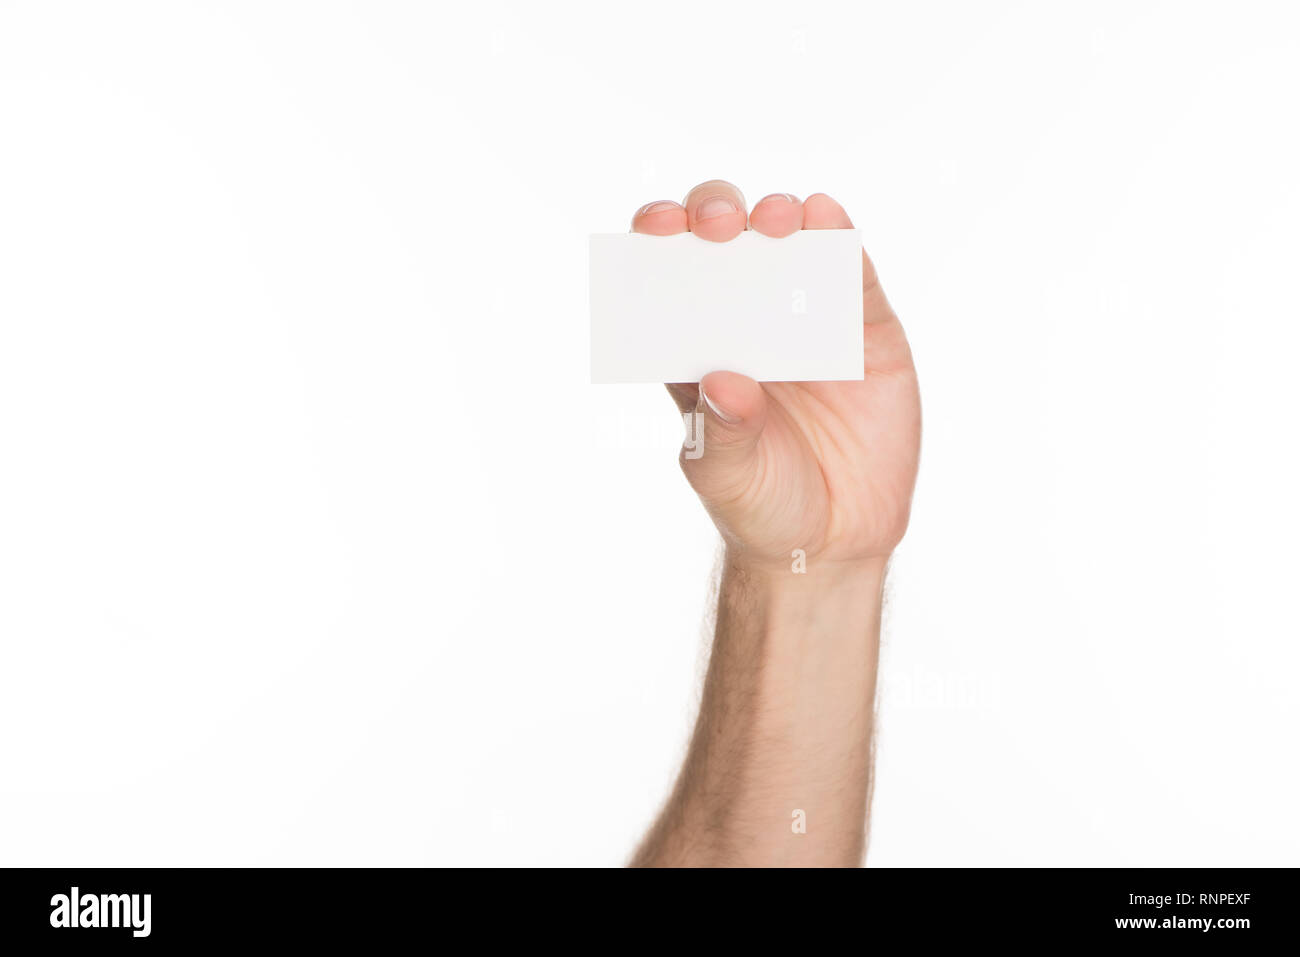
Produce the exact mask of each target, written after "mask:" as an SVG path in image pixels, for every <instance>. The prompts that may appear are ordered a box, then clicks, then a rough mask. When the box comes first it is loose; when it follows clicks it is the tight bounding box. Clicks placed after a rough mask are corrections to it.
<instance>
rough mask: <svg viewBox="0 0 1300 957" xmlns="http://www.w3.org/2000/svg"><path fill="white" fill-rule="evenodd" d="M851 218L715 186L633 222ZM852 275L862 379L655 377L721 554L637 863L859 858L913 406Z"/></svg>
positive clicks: (883, 325) (886, 319) (727, 235)
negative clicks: (681, 736)
mask: <svg viewBox="0 0 1300 957" xmlns="http://www.w3.org/2000/svg"><path fill="white" fill-rule="evenodd" d="M852 225H853V224H852V222H851V221H850V220H849V217H848V214H847V213H845V211H844V209H843V208H842V207H841V206H840V205H839V204H838V203H837V202H835V200H833V199H831V198H830V197H829V196H826V195H825V194H822V193H818V194H815V195H812V196H809V197H808V198H807V199H806V200H803V201H800V200H799V199H797V198H796V197H794V196H792V195H790V194H785V193H778V194H773V195H770V196H767V197H765V198H763V199H761V200H759V201H758V202H757V203H755V204H754V207H753V209H752V210H748V211H747V207H746V204H745V199H744V197H743V196H742V195H741V193H740V190H739V189H737V188H736V187H735V186H733V185H732V184H730V183H727V182H725V181H722V180H711V181H709V182H707V183H702V184H700V185H699V186H697V187H695V188H694V189H693V190H691V192H690V193H689V194H688V195H687V197H686V200H685V202H684V203H676V202H671V201H660V202H656V203H649V204H647V205H646V206H643V207H642V208H641V209H639V210H638V211H637V212H636V214H635V216H634V217H633V220H632V230H633V231H634V232H640V233H648V234H651V235H657V236H666V235H671V234H674V233H680V232H685V231H687V230H689V231H691V232H693V233H695V234H696V236H698V237H700V238H701V239H705V240H708V241H711V242H727V241H729V240H731V239H734V238H735V237H736V236H737V235H739V234H740V232H741V231H742V230H743V229H745V228H751V229H755V230H758V231H759V232H762V233H765V234H767V235H769V236H775V237H784V236H789V235H792V234H793V233H795V232H797V231H798V230H800V229H848V228H851V227H852ZM862 273H863V277H862V278H863V288H862V320H863V336H864V343H865V346H864V351H863V368H864V372H865V377H864V379H863V380H862V381H860V382H859V381H849V382H766V383H762V384H759V383H757V382H755V381H753V380H752V379H749V378H747V377H745V376H743V375H739V374H737V373H734V372H727V371H721V370H720V371H717V372H711V373H709V374H708V375H706V376H705V377H704V378H703V379H702V380H701V381H700V382H699V383H698V384H696V383H689V384H683V383H677V384H670V385H669V386H668V391H669V394H670V395H671V396H672V397H673V399H674V401H675V402H676V403H677V406H678V408H679V409H680V410H681V411H683V412H687V411H692V410H695V411H699V412H701V413H702V415H703V423H704V450H705V451H704V454H703V455H702V456H701V457H699V458H687V457H686V455H685V454H683V455H682V457H681V466H682V470H683V471H684V472H685V473H686V477H687V479H688V480H689V481H690V483H691V486H692V487H693V488H694V489H695V491H696V493H697V494H698V495H699V497H700V500H701V501H702V502H703V504H704V507H705V508H706V509H707V510H708V512H709V515H710V516H711V517H712V519H713V522H714V524H715V525H716V526H717V527H718V531H719V532H720V533H721V535H722V539H723V543H724V546H725V552H724V559H723V569H722V579H721V583H720V587H719V596H718V609H717V628H716V631H715V634H714V641H713V649H712V654H711V657H710V661H709V668H708V673H707V676H706V678H705V685H704V693H703V697H702V701H701V705H700V714H699V718H698V719H697V721H696V725H695V731H694V734H693V736H692V739H691V743H690V746H689V748H688V751H687V755H686V760H685V762H684V764H683V766H682V770H681V773H680V775H679V776H678V779H677V782H676V785H675V786H674V788H673V791H672V794H671V796H670V797H669V799H668V802H667V804H666V805H665V807H664V809H663V811H662V812H661V813H660V815H659V817H658V819H657V820H656V821H655V823H654V824H653V825H652V826H651V828H650V830H649V832H648V833H647V834H646V837H645V839H644V840H643V841H642V844H641V846H640V848H639V849H638V850H637V852H636V854H635V856H634V857H633V860H632V863H633V864H634V865H639V866H711V865H721V866H853V865H858V864H861V863H862V861H863V857H864V854H865V849H866V835H867V811H868V803H869V797H870V792H871V774H872V734H873V727H872V725H873V718H874V712H875V705H874V702H875V688H876V665H877V658H878V651H879V643H880V611H881V601H882V589H883V585H884V579H885V568H886V565H887V563H888V561H889V557H890V555H891V554H892V553H893V550H894V548H895V546H897V545H898V543H899V541H900V540H901V539H902V537H903V532H904V531H905V530H906V528H907V522H908V515H909V512H910V510H911V502H912V489H913V486H914V485H915V482H916V469H917V461H918V456H919V454H920V441H921V404H920V393H919V391H918V389H917V380H916V371H915V369H914V367H913V364H912V353H911V350H910V348H909V347H908V344H907V337H906V336H905V335H904V333H903V327H902V325H901V324H900V323H899V320H898V317H897V316H896V315H895V314H894V311H893V309H892V308H891V307H890V305H889V302H888V300H886V298H885V293H884V290H883V289H882V288H881V285H880V282H879V280H878V279H877V277H876V271H875V267H874V266H873V265H872V263H871V260H870V259H869V258H868V257H867V254H866V253H865V252H864V253H863V254H862ZM795 550H800V551H801V552H802V553H803V556H804V557H803V560H802V565H803V567H804V568H805V569H806V571H804V572H803V573H797V572H796V571H795V570H794V568H795V567H797V566H796V562H797V561H798V560H797V558H796V557H795V555H794V552H795ZM797 812H801V814H800V813H797ZM800 825H802V830H801V828H800Z"/></svg>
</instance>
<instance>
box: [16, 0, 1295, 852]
mask: <svg viewBox="0 0 1300 957" xmlns="http://www.w3.org/2000/svg"><path fill="white" fill-rule="evenodd" d="M1298 26H1300V24H1297V22H1296V21H1295V18H1294V17H1293V16H1291V15H1290V11H1289V10H1288V6H1287V5H1285V4H1277V5H1262V4H1216V5H1206V6H1203V7H1198V6H1197V5H1195V4H1189V3H1163V4H1157V3H1139V4H1135V3H1117V4H1109V5H1100V4H1097V3H1093V2H1090V3H1079V4H1068V5H1067V4H1039V3H1029V2H1026V3H1014V4H1010V3H1004V4H998V5H991V4H963V3H951V4H917V3H907V4H902V3H898V4H889V5H876V4H866V3H858V2H854V3H846V4H843V5H825V4H810V3H802V2H801V3H791V4H757V3H745V4H737V5H735V6H731V7H721V6H713V5H709V4H703V3H699V2H690V3H663V2H655V3H644V4H639V5H636V6H634V7H633V6H626V5H620V4H610V3H594V4H591V5H589V6H562V5H556V4H535V3H523V2H520V3H515V4H458V5H454V7H453V5H448V4H437V3H420V4H396V3H366V4H362V3H357V4H338V3H301V4H288V3H274V4H266V3H247V4H221V5H218V4H181V3H171V2H168V3H162V2H160V3H156V4H148V5H146V4H112V5H109V4H98V3H87V4H80V5H74V4H64V3H37V2H27V3H18V2H0V862H3V863H5V864H44V865H69V864H78V865H109V864H126V865H139V864H158V865H167V864H271V863H276V864H327V863H328V864H363V863H364V864H398V863H401V864H527V865H533V864H619V863H621V862H623V861H624V860H625V859H626V857H627V855H628V854H629V852H630V851H631V849H632V848H633V846H634V844H635V843H636V840H637V838H638V836H639V834H640V833H641V831H642V830H643V828H644V827H645V826H646V825H647V823H648V822H649V821H650V819H651V817H652V815H653V813H654V811H655V809H656V807H657V805H658V804H659V802H660V800H661V799H662V797H663V796H664V795H665V793H666V790H667V788H668V786H669V783H670V781H671V778H672V776H673V774H674V773H675V770H676V766H677V762H678V761H679V758H680V755H681V751H682V748H683V746H684V743H685V740H686V734H687V731H688V728H689V724H690V721H691V718H692V710H693V707H694V702H695V696H696V694H697V691H698V679H699V669H700V664H701V662H702V660H703V659H702V655H703V645H702V641H701V634H702V625H703V622H704V617H705V611H706V604H707V597H708V588H709V575H710V570H711V567H712V564H713V561H714V557H715V535H714V532H713V530H712V527H711V526H710V525H709V523H708V521H707V519H706V517H705V516H704V514H703V512H702V510H701V509H700V508H699V506H698V503H697V502H696V501H695V499H694V497H693V495H692V494H691V492H690V490H689V488H688V487H687V485H686V483H685V481H684V480H683V479H682V477H681V475H680V474H679V471H678V467H677V464H676V447H677V445H678V442H679V432H680V423H679V422H678V421H677V419H676V415H675V412H674V411H673V408H672V405H671V403H670V401H669V399H668V398H667V397H666V396H665V395H664V394H662V391H661V390H660V389H658V388H657V387H654V386H625V387H609V386H606V387H594V386H591V385H588V384H587V373H588V369H587V360H588V355H587V318H586V282H587V275H586V234H587V233H589V232H597V231H612V230H619V229H624V228H626V226H627V223H628V220H629V217H630V215H631V213H632V211H633V210H634V209H635V208H636V207H637V206H639V205H640V204H642V203H644V202H647V201H649V200H654V199H661V198H676V199H680V198H681V197H682V196H683V195H684V194H685V192H686V191H687V190H688V189H689V188H690V187H691V186H692V185H694V184H695V183H697V182H699V181H701V180H705V179H709V178H713V177H723V178H727V179H731V180H732V181H734V182H735V183H737V184H738V185H739V186H740V187H741V188H742V189H743V190H744V191H745V192H746V194H747V196H748V197H749V198H750V199H751V200H755V199H758V198H759V197H761V196H763V195H765V194H766V193H769V192H776V191H792V192H795V193H798V194H800V195H807V194H809V193H811V192H815V191H826V192H829V193H831V194H832V195H834V196H836V197H837V198H838V199H840V200H841V201H842V202H843V203H844V205H845V206H846V207H847V208H848V210H849V211H850V213H851V215H853V217H854V218H855V222H856V224H857V225H858V226H859V227H861V228H862V230H863V232H864V235H865V237H866V240H867V244H868V248H869V249H870V251H871V252H872V254H873V256H874V258H875V260H876V262H877V265H878V267H879V270H880V273H881V275H882V278H883V280H884V282H885V286H886V288H887V290H888V291H889V294H890V297H891V300H892V301H893V303H894V305H895V307H896V308H897V309H898V311H899V312H900V314H901V315H902V317H903V320H904V323H905V325H906V326H907V327H908V329H909V332H910V335H911V339H912V342H913V346H914V350H915V354H916V358H917V363H918V367H919V369H920V374H921V382H922V392H923V398H924V408H925V416H926V420H925V438H924V452H923V460H922V470H921V477H920V482H919V486H918V489H917V494H916V501H915V509H914V517H913V523H912V528H911V531H910V532H909V534H908V536H907V539H906V540H905V542H904V544H903V546H902V548H901V549H900V551H899V553H898V555H897V557H896V561H895V566H894V570H893V575H892V583H891V589H890V599H889V601H890V604H889V609H888V618H887V623H886V632H887V633H886V636H885V649H884V666H883V675H882V702H881V714H880V727H879V756H880V757H879V778H878V785H877V791H876V801H875V808H874V817H873V837H872V848H871V853H870V857H869V861H870V863H873V864H879V865H932V864H958V865H967V864H972V865H973V864H991V865H1003V864H1053V865H1055V864H1086V865H1101V864H1115V865H1181V864H1212V865H1221V864H1240V865H1250V864H1272V865H1280V864H1291V865H1294V864H1297V863H1300V834H1298V833H1297V826H1296V823H1295V808H1296V807H1297V805H1300V770H1298V768H1297V746H1296V738H1297V731H1298V730H1300V706H1298V705H1297V693H1296V675H1297V673H1300V650H1298V649H1300V642H1298V639H1300V624H1298V622H1300V608H1298V607H1297V578H1298V577H1300V557H1298V554H1297V548H1296V542H1297V540H1300V508H1298V507H1297V504H1296V502H1297V494H1296V493H1297V488H1298V487H1300V453H1298V452H1297V437H1296V436H1297V428H1296V415H1297V412H1298V411H1300V384H1298V382H1297V376H1296V374H1295V371H1294V370H1295V366H1296V362H1297V358H1298V357H1300V349H1298V346H1300V333H1298V332H1297V319H1298V318H1300V315H1298V313H1300V292H1298V291H1297V267H1296V263H1297V258H1298V254H1300V239H1298V235H1300V233H1298V231H1297V222H1300V177H1297V175H1296V171H1297V169H1300V134H1298V133H1297V124H1296V114H1297V102H1296V101H1297V96H1296V93H1297V90H1300V42H1298V41H1297V35H1298V33H1297V27H1298Z"/></svg>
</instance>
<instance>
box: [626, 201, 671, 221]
mask: <svg viewBox="0 0 1300 957" xmlns="http://www.w3.org/2000/svg"><path fill="white" fill-rule="evenodd" d="M680 208H681V205H680V204H679V203H674V202H673V201H672V200H671V199H660V200H656V201H655V202H653V203H646V204H645V205H644V206H642V207H641V208H640V209H638V210H637V211H636V212H635V213H633V214H632V218H633V219H636V218H637V217H638V216H646V215H649V214H650V213H657V212H659V211H660V210H662V209H680Z"/></svg>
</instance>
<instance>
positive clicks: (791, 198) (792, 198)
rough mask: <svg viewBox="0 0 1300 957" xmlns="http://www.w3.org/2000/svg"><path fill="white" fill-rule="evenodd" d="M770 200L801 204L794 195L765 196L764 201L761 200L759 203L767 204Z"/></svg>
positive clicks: (776, 194) (773, 194) (774, 194)
mask: <svg viewBox="0 0 1300 957" xmlns="http://www.w3.org/2000/svg"><path fill="white" fill-rule="evenodd" d="M769 199H783V200H785V201H786V202H787V203H797V202H799V197H798V196H795V195H794V194H793V193H772V194H771V195H769V196H764V197H763V198H762V199H760V200H759V202H760V203H766V202H767V201H768V200H769Z"/></svg>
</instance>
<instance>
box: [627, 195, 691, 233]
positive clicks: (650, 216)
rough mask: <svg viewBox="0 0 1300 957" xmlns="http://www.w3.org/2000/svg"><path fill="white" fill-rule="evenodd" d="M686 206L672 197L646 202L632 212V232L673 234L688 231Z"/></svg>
mask: <svg viewBox="0 0 1300 957" xmlns="http://www.w3.org/2000/svg"><path fill="white" fill-rule="evenodd" d="M686 229H687V225H686V207H684V206H683V205H682V204H681V203H674V202H673V201H672V200H671V199H661V200H658V201H656V202H653V203H646V204H645V205H644V206H642V207H641V208H640V209H638V210H637V211H636V212H635V213H633V214H632V232H634V233H649V234H650V235H651V236H671V235H673V234H674V233H684V232H686Z"/></svg>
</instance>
